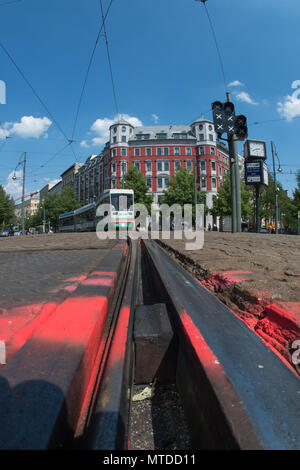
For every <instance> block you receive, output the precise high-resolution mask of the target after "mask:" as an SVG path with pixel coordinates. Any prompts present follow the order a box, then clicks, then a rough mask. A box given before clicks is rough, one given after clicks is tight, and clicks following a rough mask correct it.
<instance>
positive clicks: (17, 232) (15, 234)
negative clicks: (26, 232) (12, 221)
mask: <svg viewBox="0 0 300 470" xmlns="http://www.w3.org/2000/svg"><path fill="white" fill-rule="evenodd" d="M20 235H22V232H21V231H20V230H15V231H14V237H19V236H20Z"/></svg>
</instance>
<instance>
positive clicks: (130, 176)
mask: <svg viewBox="0 0 300 470" xmlns="http://www.w3.org/2000/svg"><path fill="white" fill-rule="evenodd" d="M118 188H119V189H122V188H124V189H133V191H134V202H135V203H139V204H144V206H146V207H147V210H148V212H149V213H150V212H151V204H152V202H153V194H147V193H148V191H149V186H147V179H146V176H144V175H143V174H142V173H141V172H140V171H139V170H138V169H137V168H136V167H135V166H134V165H131V166H130V167H129V170H128V173H127V174H126V175H125V176H124V180H123V182H121V183H120V184H119V186H118Z"/></svg>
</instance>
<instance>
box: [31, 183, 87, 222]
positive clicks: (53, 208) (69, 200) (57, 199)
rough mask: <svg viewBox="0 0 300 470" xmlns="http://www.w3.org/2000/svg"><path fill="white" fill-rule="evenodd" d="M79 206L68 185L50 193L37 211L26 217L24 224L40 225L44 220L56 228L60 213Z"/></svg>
mask: <svg viewBox="0 0 300 470" xmlns="http://www.w3.org/2000/svg"><path fill="white" fill-rule="evenodd" d="M78 207H80V203H79V201H78V199H77V197H76V194H75V192H74V191H73V189H72V188H70V187H68V186H67V187H65V188H64V189H63V190H62V192H61V193H60V194H50V195H49V196H48V197H47V198H46V199H45V200H44V201H43V202H42V204H41V205H40V207H39V209H38V211H37V212H36V214H34V215H33V216H31V217H29V218H28V219H27V223H26V225H28V228H29V227H35V226H37V225H41V224H42V223H43V220H44V214H45V218H46V221H47V222H48V221H49V222H50V223H51V225H52V227H54V228H55V229H57V227H58V221H59V216H60V214H63V213H64V212H69V211H72V210H75V209H78Z"/></svg>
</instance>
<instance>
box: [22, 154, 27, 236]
mask: <svg viewBox="0 0 300 470" xmlns="http://www.w3.org/2000/svg"><path fill="white" fill-rule="evenodd" d="M25 173H26V152H24V160H23V187H22V233H23V235H25V211H24V196H25Z"/></svg>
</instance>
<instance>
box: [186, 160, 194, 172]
mask: <svg viewBox="0 0 300 470" xmlns="http://www.w3.org/2000/svg"><path fill="white" fill-rule="evenodd" d="M186 167H187V169H188V170H189V171H193V164H192V160H187V162H186Z"/></svg>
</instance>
